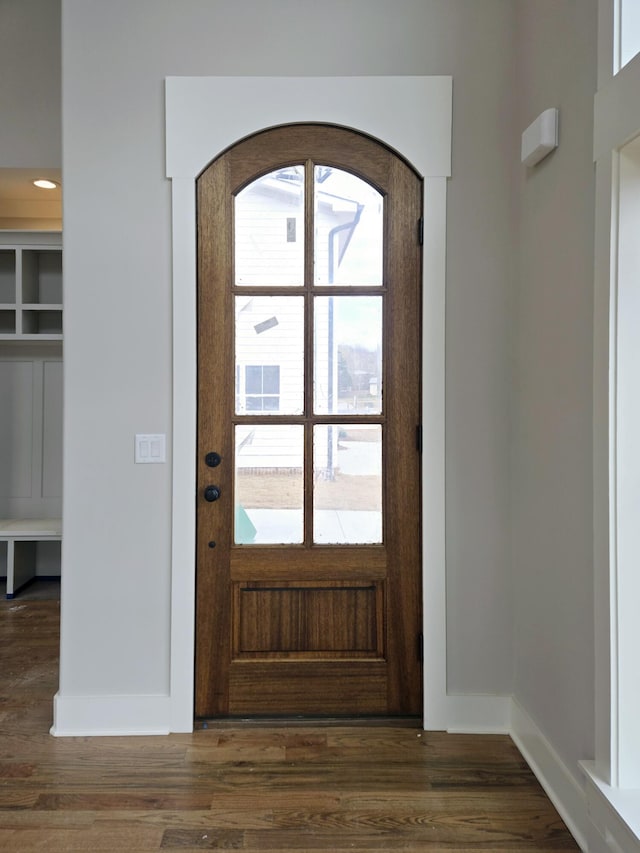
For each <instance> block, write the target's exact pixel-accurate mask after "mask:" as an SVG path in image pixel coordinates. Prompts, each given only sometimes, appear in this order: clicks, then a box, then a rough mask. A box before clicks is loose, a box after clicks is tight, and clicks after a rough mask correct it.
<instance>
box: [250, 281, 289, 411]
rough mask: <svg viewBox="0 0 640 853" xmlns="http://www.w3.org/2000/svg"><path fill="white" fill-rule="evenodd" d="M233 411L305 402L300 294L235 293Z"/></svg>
mask: <svg viewBox="0 0 640 853" xmlns="http://www.w3.org/2000/svg"><path fill="white" fill-rule="evenodd" d="M235 312H236V322H235V332H236V345H235V346H236V358H235V380H236V405H235V410H236V414H237V415H252V414H258V413H260V414H271V415H300V414H302V411H303V408H304V297H302V296H260V295H258V296H236V300H235Z"/></svg>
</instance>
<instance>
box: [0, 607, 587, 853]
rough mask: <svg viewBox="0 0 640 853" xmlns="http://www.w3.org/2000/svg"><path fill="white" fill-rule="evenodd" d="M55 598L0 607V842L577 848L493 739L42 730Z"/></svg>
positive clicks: (375, 729) (406, 730) (410, 733)
mask: <svg viewBox="0 0 640 853" xmlns="http://www.w3.org/2000/svg"><path fill="white" fill-rule="evenodd" d="M57 653H58V602H56V601H42V600H29V599H26V598H25V599H21V598H16V599H15V600H13V601H3V602H2V603H0V662H1V669H0V850H3V851H21V853H22V851H24V853H26V851H33V850H43V851H47V853H57V851H113V853H116V851H149V850H179V851H182V853H184V851H190V850H191V851H200V850H230V849H233V850H244V851H277V850H281V851H287V853H301V851H327V850H330V851H333V853H346V851H349V852H350V853H353V851H360V853H362V851H374V850H375V851H381V850H385V851H393V850H402V851H448V853H455V851H458V853H461V851H476V850H484V851H492V850H494V851H503V853H506V851H511V853H516V851H531V850H538V851H543V850H548V851H552V850H554V851H555V850H578V847H577V845H576V844H575V842H574V841H573V840H572V838H571V836H570V835H569V833H568V831H567V829H566V828H565V826H564V824H563V823H562V821H561V820H560V818H559V816H558V814H557V813H556V811H555V810H554V808H553V807H552V805H551V804H550V802H549V800H548V799H547V798H546V796H545V794H544V792H543V791H542V789H541V788H540V786H539V785H538V783H537V782H536V780H535V778H534V776H533V775H532V773H531V772H530V771H529V769H528V768H527V765H526V764H525V762H524V761H523V759H522V758H521V756H520V754H519V753H518V751H517V749H516V748H515V746H514V745H513V743H512V742H511V740H510V739H509V738H508V737H503V736H476V735H446V734H441V733H427V732H421V731H420V730H419V729H417V728H410V727H407V726H400V725H397V726H393V725H387V726H360V725H357V726H307V725H295V726H286V725H278V726H268V725H260V726H248V725H246V724H245V725H226V724H225V725H221V724H220V723H217V724H216V725H212V726H209V727H208V728H206V729H203V728H200V729H199V730H197V731H195V732H194V733H193V734H191V735H171V736H169V737H149V738H70V739H56V738H53V737H51V736H50V735H49V733H48V732H49V726H50V725H51V708H52V697H53V694H54V692H55V690H56V689H57V683H58V672H57Z"/></svg>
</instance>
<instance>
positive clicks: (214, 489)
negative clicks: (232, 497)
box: [204, 486, 220, 503]
mask: <svg viewBox="0 0 640 853" xmlns="http://www.w3.org/2000/svg"><path fill="white" fill-rule="evenodd" d="M219 497H220V489H219V488H218V486H206V487H205V490H204V499H205V501H209V503H211V502H212V501H217V500H218V498H219Z"/></svg>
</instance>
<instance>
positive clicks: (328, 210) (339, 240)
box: [313, 166, 384, 287]
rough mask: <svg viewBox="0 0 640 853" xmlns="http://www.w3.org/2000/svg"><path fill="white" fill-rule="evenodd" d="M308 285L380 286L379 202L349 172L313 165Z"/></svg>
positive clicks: (374, 193)
mask: <svg viewBox="0 0 640 853" xmlns="http://www.w3.org/2000/svg"><path fill="white" fill-rule="evenodd" d="M313 201H314V215H315V244H314V282H315V283H316V284H320V285H323V284H340V285H360V286H362V285H364V286H369V287H371V286H377V285H381V284H382V244H383V213H384V205H383V197H382V194H381V193H379V192H378V190H377V189H375V187H372V186H371V184H368V183H367V182H366V181H363V180H362V178H358V177H356V175H353V174H351V172H345V171H343V170H342V169H336V168H333V167H332V166H316V167H315V172H314V200H313Z"/></svg>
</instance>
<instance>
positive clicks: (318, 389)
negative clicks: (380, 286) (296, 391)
mask: <svg viewBox="0 0 640 853" xmlns="http://www.w3.org/2000/svg"><path fill="white" fill-rule="evenodd" d="M313 388H314V412H315V413H316V414H318V415H327V414H329V415H333V414H343V413H344V414H348V415H379V414H380V413H381V412H382V297H381V296H317V297H316V298H315V300H314V376H313Z"/></svg>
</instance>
